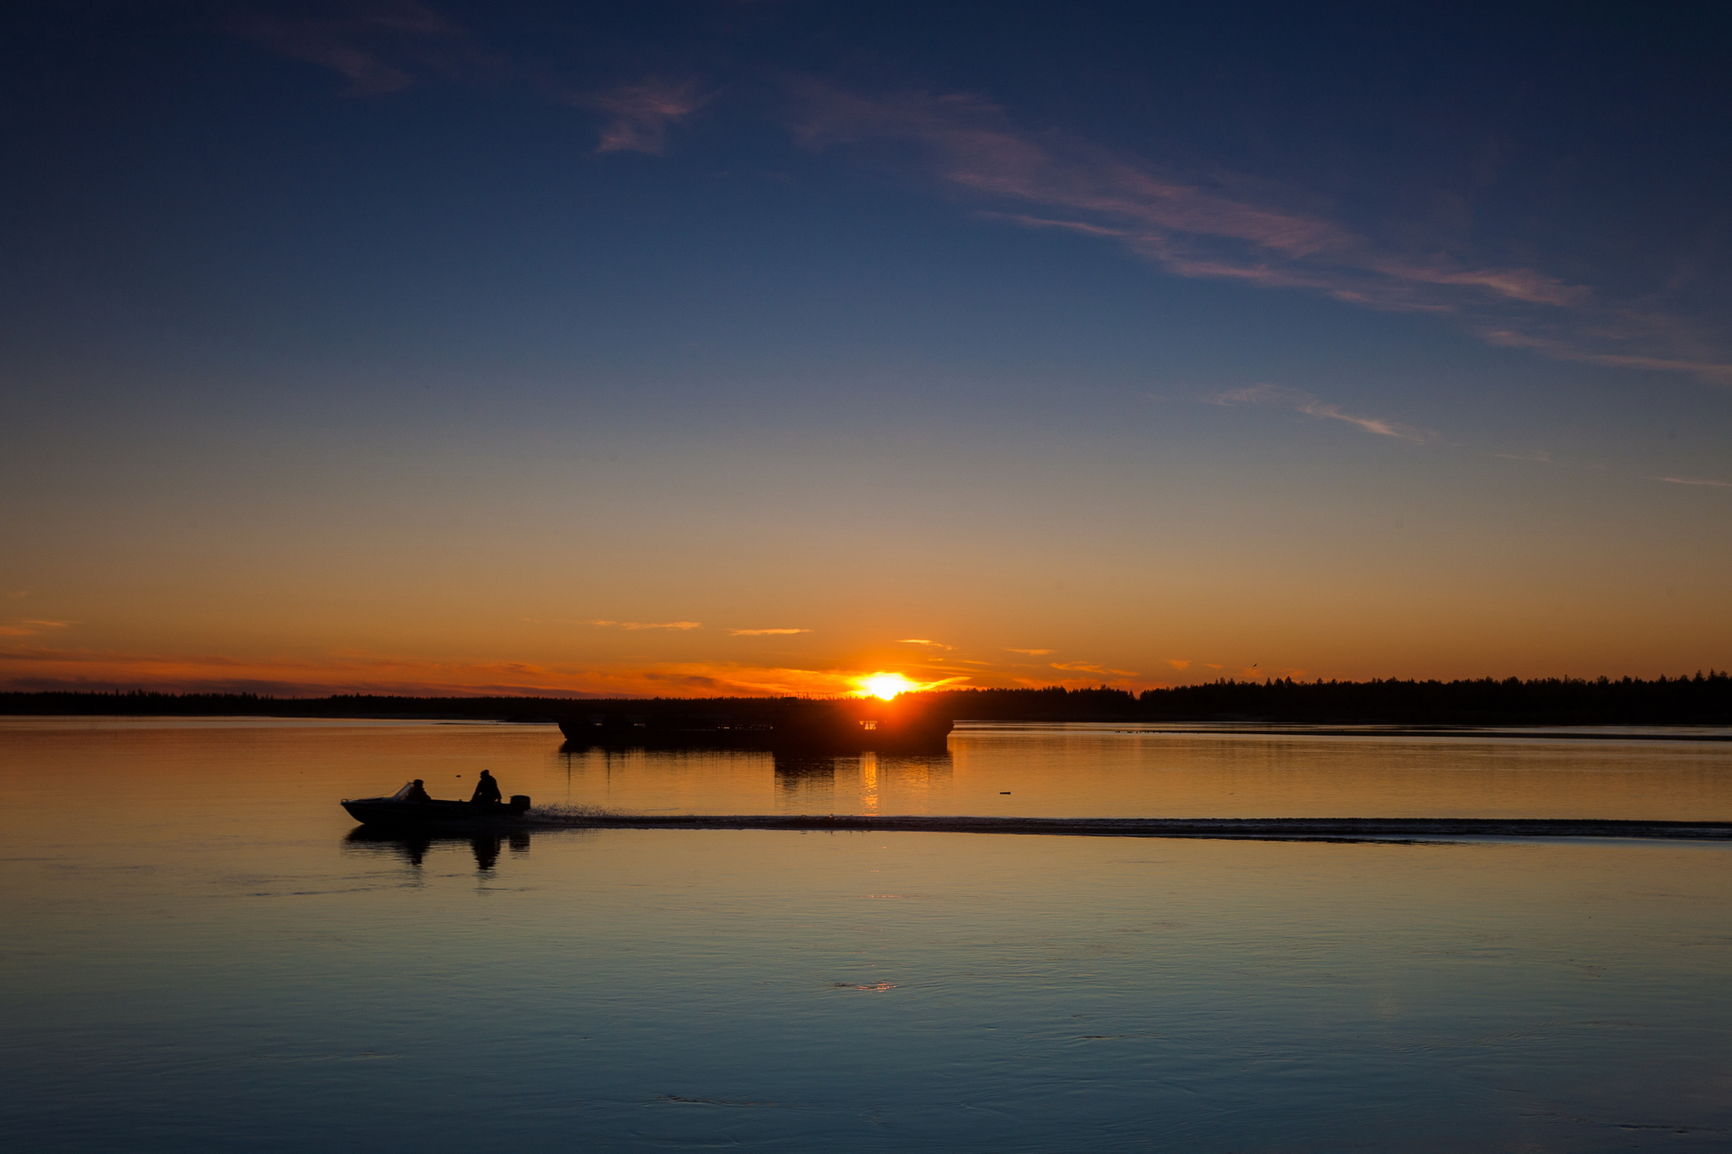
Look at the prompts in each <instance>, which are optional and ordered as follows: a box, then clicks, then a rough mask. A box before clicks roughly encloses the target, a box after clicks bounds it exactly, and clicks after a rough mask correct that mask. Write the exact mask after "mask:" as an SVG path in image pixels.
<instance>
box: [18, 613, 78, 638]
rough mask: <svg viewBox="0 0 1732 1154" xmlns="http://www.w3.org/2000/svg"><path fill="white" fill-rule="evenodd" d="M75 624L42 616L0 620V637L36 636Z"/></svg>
mask: <svg viewBox="0 0 1732 1154" xmlns="http://www.w3.org/2000/svg"><path fill="white" fill-rule="evenodd" d="M74 624H76V622H73V621H49V620H46V619H43V618H36V617H29V618H14V619H13V620H11V621H0V637H37V636H40V635H41V634H44V633H54V632H56V631H58V630H61V629H68V628H70V627H71V626H73V625H74Z"/></svg>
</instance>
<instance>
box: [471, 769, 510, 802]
mask: <svg viewBox="0 0 1732 1154" xmlns="http://www.w3.org/2000/svg"><path fill="white" fill-rule="evenodd" d="M503 800H504V795H503V794H501V793H500V792H499V783H498V782H497V781H494V780H493V774H492V773H491V772H490V771H488V770H485V769H484V770H482V771H481V780H480V781H478V782H476V783H475V793H474V794H473V795H471V797H470V798H469V804H470V805H498V804H499V803H500V802H501V801H503Z"/></svg>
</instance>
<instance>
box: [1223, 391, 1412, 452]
mask: <svg viewBox="0 0 1732 1154" xmlns="http://www.w3.org/2000/svg"><path fill="white" fill-rule="evenodd" d="M1208 401H1209V403H1210V404H1214V405H1268V406H1271V407H1273V408H1279V409H1291V410H1293V411H1294V412H1297V413H1304V414H1305V415H1306V416H1308V417H1318V418H1321V419H1323V420H1326V421H1341V422H1343V423H1345V424H1349V425H1352V426H1353V427H1354V428H1356V429H1361V430H1363V431H1364V432H1367V433H1374V434H1376V435H1377V436H1379V437H1394V438H1396V439H1397V440H1401V441H1412V442H1414V443H1415V444H1423V443H1425V442H1427V441H1433V440H1436V439H1437V435H1436V434H1435V433H1432V432H1429V431H1427V430H1425V429H1419V428H1415V427H1413V426H1412V425H1404V424H1402V423H1400V422H1399V421H1391V420H1388V419H1386V418H1383V417H1367V416H1361V415H1359V414H1356V413H1349V412H1347V411H1346V410H1345V409H1343V408H1341V407H1340V406H1339V405H1333V404H1330V403H1329V402H1327V401H1324V400H1321V399H1320V398H1318V397H1314V396H1312V395H1311V394H1310V393H1307V392H1304V391H1303V390H1300V389H1290V388H1287V387H1285V386H1283V385H1268V384H1259V385H1251V386H1250V387H1248V388H1243V389H1229V390H1228V391H1226V392H1224V393H1217V394H1215V395H1214V396H1212V397H1209V398H1208Z"/></svg>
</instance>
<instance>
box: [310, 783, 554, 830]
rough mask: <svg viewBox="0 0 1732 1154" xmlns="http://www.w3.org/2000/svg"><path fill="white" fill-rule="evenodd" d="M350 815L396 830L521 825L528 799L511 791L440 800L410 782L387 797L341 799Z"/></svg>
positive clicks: (367, 822) (525, 819) (363, 821)
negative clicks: (501, 798)
mask: <svg viewBox="0 0 1732 1154" xmlns="http://www.w3.org/2000/svg"><path fill="white" fill-rule="evenodd" d="M341 804H342V806H343V808H344V809H345V810H347V811H348V812H349V816H350V817H352V818H354V819H355V820H356V821H358V822H360V823H361V824H362V825H367V826H389V827H395V828H399V829H404V828H408V829H429V828H432V829H482V828H498V827H510V826H515V825H522V824H523V823H524V822H526V821H527V820H528V814H529V798H528V797H527V796H526V795H524V794H521V793H519V794H513V795H512V797H511V800H510V801H507V802H498V801H442V800H439V799H437V798H431V797H428V796H427V794H426V791H424V790H422V789H420V788H419V783H416V782H410V783H409V784H408V785H405V786H404V787H403V788H402V789H400V790H398V791H397V792H396V793H394V794H391V795H390V796H389V797H357V798H344V799H343V801H342V803H341Z"/></svg>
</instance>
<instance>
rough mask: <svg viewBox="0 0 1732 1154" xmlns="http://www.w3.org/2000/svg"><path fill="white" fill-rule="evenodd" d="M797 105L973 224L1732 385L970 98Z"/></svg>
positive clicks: (1525, 301) (1459, 266) (1257, 197)
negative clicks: (924, 183) (932, 189)
mask: <svg viewBox="0 0 1732 1154" xmlns="http://www.w3.org/2000/svg"><path fill="white" fill-rule="evenodd" d="M796 96H797V109H796V111H795V112H793V113H792V124H793V130H794V132H795V135H796V137H797V138H798V139H799V140H800V141H802V142H803V143H805V144H806V145H808V146H809V147H812V148H815V149H824V148H848V149H853V150H856V151H858V152H862V153H865V152H870V153H871V154H872V155H874V156H876V157H884V156H885V155H886V154H887V153H889V154H891V155H893V156H895V157H896V158H897V162H901V163H911V166H912V169H913V171H914V172H916V173H917V174H918V175H919V176H920V177H921V178H923V179H925V180H928V181H930V182H932V183H933V184H935V185H936V186H937V187H938V188H939V189H941V190H943V191H944V192H945V193H947V194H948V195H951V196H954V197H957V198H960V199H962V200H963V201H965V202H968V203H970V204H971V205H972V206H973V207H974V208H975V210H976V211H977V212H978V213H979V214H980V215H982V216H985V217H988V218H992V219H997V220H1002V221H1005V222H1008V223H1011V224H1014V225H1017V226H1019V227H1024V228H1034V229H1057V230H1063V231H1067V232H1072V233H1076V234H1081V235H1086V236H1089V237H1093V238H1098V239H1102V240H1105V241H1109V242H1111V243H1114V244H1117V245H1120V246H1122V247H1123V248H1125V249H1127V250H1128V251H1130V252H1132V253H1134V254H1136V255H1137V256H1139V257H1141V258H1143V259H1145V260H1148V261H1150V262H1151V263H1154V264H1156V265H1158V266H1160V267H1161V268H1163V269H1165V270H1166V271H1167V272H1169V273H1172V274H1173V275H1176V276H1182V277H1195V278H1206V279H1215V280H1228V281H1233V282H1236V283H1239V284H1245V285H1251V286H1256V287H1261V288H1268V289H1286V290H1297V291H1305V292H1313V293H1319V294H1322V295H1325V296H1328V297H1331V298H1333V299H1335V300H1339V301H1342V302H1345V303H1348V304H1353V305H1357V306H1360V307H1364V308H1372V309H1379V310H1386V311H1402V312H1430V313H1438V314H1451V315H1454V316H1456V317H1457V318H1458V320H1459V321H1460V323H1462V324H1463V325H1465V326H1466V327H1467V328H1468V330H1469V331H1470V332H1471V333H1473V334H1474V335H1476V336H1479V337H1480V338H1482V339H1484V340H1486V341H1488V342H1489V343H1492V344H1497V345H1503V346H1505V347H1522V348H1526V349H1530V350H1532V351H1533V352H1536V353H1538V354H1540V355H1543V356H1548V357H1554V358H1559V359H1564V360H1573V361H1583V362H1590V363H1595V364H1602V365H1607V366H1611V367H1619V368H1629V369H1643V370H1650V371H1660V372H1672V373H1685V374H1690V375H1693V376H1696V377H1699V378H1702V379H1704V380H1709V381H1713V382H1717V383H1722V384H1724V383H1732V365H1729V364H1726V363H1723V362H1721V361H1719V360H1717V359H1714V358H1712V357H1709V358H1704V357H1699V356H1679V355H1674V354H1673V353H1672V352H1670V351H1668V350H1669V349H1672V348H1675V347H1677V345H1678V344H1679V343H1680V342H1679V341H1678V340H1677V339H1676V338H1677V335H1678V334H1677V333H1676V332H1675V331H1674V332H1671V333H1668V332H1666V331H1664V330H1666V329H1668V328H1671V329H1676V328H1677V327H1678V326H1677V323H1676V322H1675V321H1672V320H1669V319H1668V318H1661V317H1647V318H1637V316H1636V314H1635V313H1633V312H1631V311H1630V310H1626V309H1620V308H1618V307H1615V306H1613V305H1610V304H1607V303H1605V302H1602V301H1600V300H1598V299H1597V297H1596V294H1595V293H1594V292H1593V291H1592V289H1590V288H1589V287H1588V286H1586V285H1582V284H1574V283H1571V282H1569V281H1567V280H1564V279H1563V278H1560V277H1558V276H1554V275H1552V274H1550V273H1547V272H1545V271H1543V270H1540V269H1535V268H1529V267H1523V266H1520V265H1508V264H1503V263H1490V262H1488V263H1474V262H1470V261H1466V260H1462V259H1459V258H1456V257H1453V256H1450V255H1448V254H1447V253H1446V252H1445V251H1444V246H1443V245H1441V244H1438V245H1432V246H1428V247H1425V248H1412V249H1403V248H1401V247H1398V246H1394V245H1391V244H1388V243H1381V242H1379V241H1377V240H1374V239H1373V238H1372V237H1370V236H1368V235H1365V234H1363V233H1361V232H1359V231H1356V230H1354V229H1351V228H1349V227H1347V226H1346V225H1344V224H1342V223H1340V222H1339V221H1335V220H1331V219H1329V218H1328V217H1326V216H1324V215H1321V214H1319V213H1317V212H1315V211H1310V210H1306V209H1301V208H1296V207H1292V206H1290V205H1287V204H1282V203H1278V202H1276V201H1275V200H1273V199H1271V198H1270V197H1269V196H1268V195H1267V194H1266V193H1262V192H1256V193H1251V192H1244V191H1242V190H1240V189H1239V188H1238V187H1236V186H1235V184H1234V182H1233V181H1232V179H1231V178H1226V177H1218V176H1217V177H1211V178H1209V179H1203V178H1201V177H1198V176H1187V175H1185V174H1183V173H1177V172H1173V171H1163V170H1162V169H1161V168H1159V167H1158V166H1157V165H1156V164H1155V163H1152V162H1151V161H1150V160H1149V159H1147V158H1144V157H1139V156H1134V155H1130V154H1127V153H1125V152H1122V151H1116V150H1111V149H1106V148H1102V147H1100V146H1098V145H1095V144H1092V143H1090V142H1088V141H1086V140H1083V139H1080V138H1078V137H1076V136H1074V135H1070V134H1066V133H1063V132H1058V131H1031V130H1028V129H1025V128H1023V127H1021V126H1019V125H1017V124H1015V123H1014V122H1013V121H1012V120H1011V118H1010V117H1009V116H1007V115H1006V114H1005V112H1004V111H1003V110H1002V109H1000V108H999V107H998V106H997V105H995V104H993V103H992V102H991V101H989V100H986V99H984V98H982V97H980V96H975V95H969V94H962V93H948V94H944V93H940V94H934V93H927V92H900V93H890V94H862V93H859V92H850V91H845V90H842V89H840V88H837V87H835V86H833V85H830V84H826V83H823V82H819V81H811V80H808V81H805V82H802V83H800V84H798V85H796ZM1638 320H1642V321H1644V322H1645V327H1646V329H1647V331H1646V332H1636V331H1634V330H1635V329H1638V328H1642V327H1643V325H1640V324H1634V323H1633V322H1636V321H1638ZM1619 330H1624V331H1619ZM1528 333H1536V334H1538V333H1546V334H1550V335H1544V336H1541V335H1532V336H1529V335H1524V334H1528ZM1373 431H1375V430H1373ZM1394 435H1400V434H1394Z"/></svg>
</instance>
